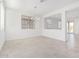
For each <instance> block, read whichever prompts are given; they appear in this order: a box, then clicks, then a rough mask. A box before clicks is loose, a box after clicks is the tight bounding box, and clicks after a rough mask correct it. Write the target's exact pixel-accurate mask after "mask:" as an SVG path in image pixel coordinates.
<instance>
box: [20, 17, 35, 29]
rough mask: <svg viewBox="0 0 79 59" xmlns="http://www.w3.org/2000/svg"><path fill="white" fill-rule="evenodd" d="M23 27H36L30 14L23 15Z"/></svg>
mask: <svg viewBox="0 0 79 59" xmlns="http://www.w3.org/2000/svg"><path fill="white" fill-rule="evenodd" d="M21 25H22V29H34V20H33V19H32V18H31V17H29V16H22V17H21Z"/></svg>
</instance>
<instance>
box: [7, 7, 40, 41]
mask: <svg viewBox="0 0 79 59" xmlns="http://www.w3.org/2000/svg"><path fill="white" fill-rule="evenodd" d="M26 14H27V13H26V12H22V11H21V12H20V11H17V10H13V9H9V8H7V9H6V37H7V40H13V39H24V38H29V37H34V36H39V35H40V29H39V27H40V23H39V22H40V18H35V29H22V28H21V15H26ZM26 16H28V15H26Z"/></svg>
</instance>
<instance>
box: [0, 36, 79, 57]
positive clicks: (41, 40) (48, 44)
mask: <svg viewBox="0 0 79 59" xmlns="http://www.w3.org/2000/svg"><path fill="white" fill-rule="evenodd" d="M78 48H79V47H76V48H75V49H68V48H67V46H66V43H65V42H63V41H59V40H56V39H50V38H46V37H34V38H29V39H18V40H8V41H6V43H5V45H4V47H3V49H2V51H1V52H0V57H3V58H68V57H69V58H70V57H79V49H78Z"/></svg>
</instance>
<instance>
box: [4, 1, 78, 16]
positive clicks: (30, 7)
mask: <svg viewBox="0 0 79 59" xmlns="http://www.w3.org/2000/svg"><path fill="white" fill-rule="evenodd" d="M77 1H79V0H44V2H43V3H40V0H5V3H6V7H8V8H12V9H17V10H21V11H26V13H29V14H30V15H31V16H43V15H45V14H47V13H50V12H52V11H54V10H56V9H59V8H63V7H64V6H67V5H69V4H71V3H74V2H77Z"/></svg>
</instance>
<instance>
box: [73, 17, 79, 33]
mask: <svg viewBox="0 0 79 59" xmlns="http://www.w3.org/2000/svg"><path fill="white" fill-rule="evenodd" d="M74 33H75V34H79V18H77V19H74Z"/></svg>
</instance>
